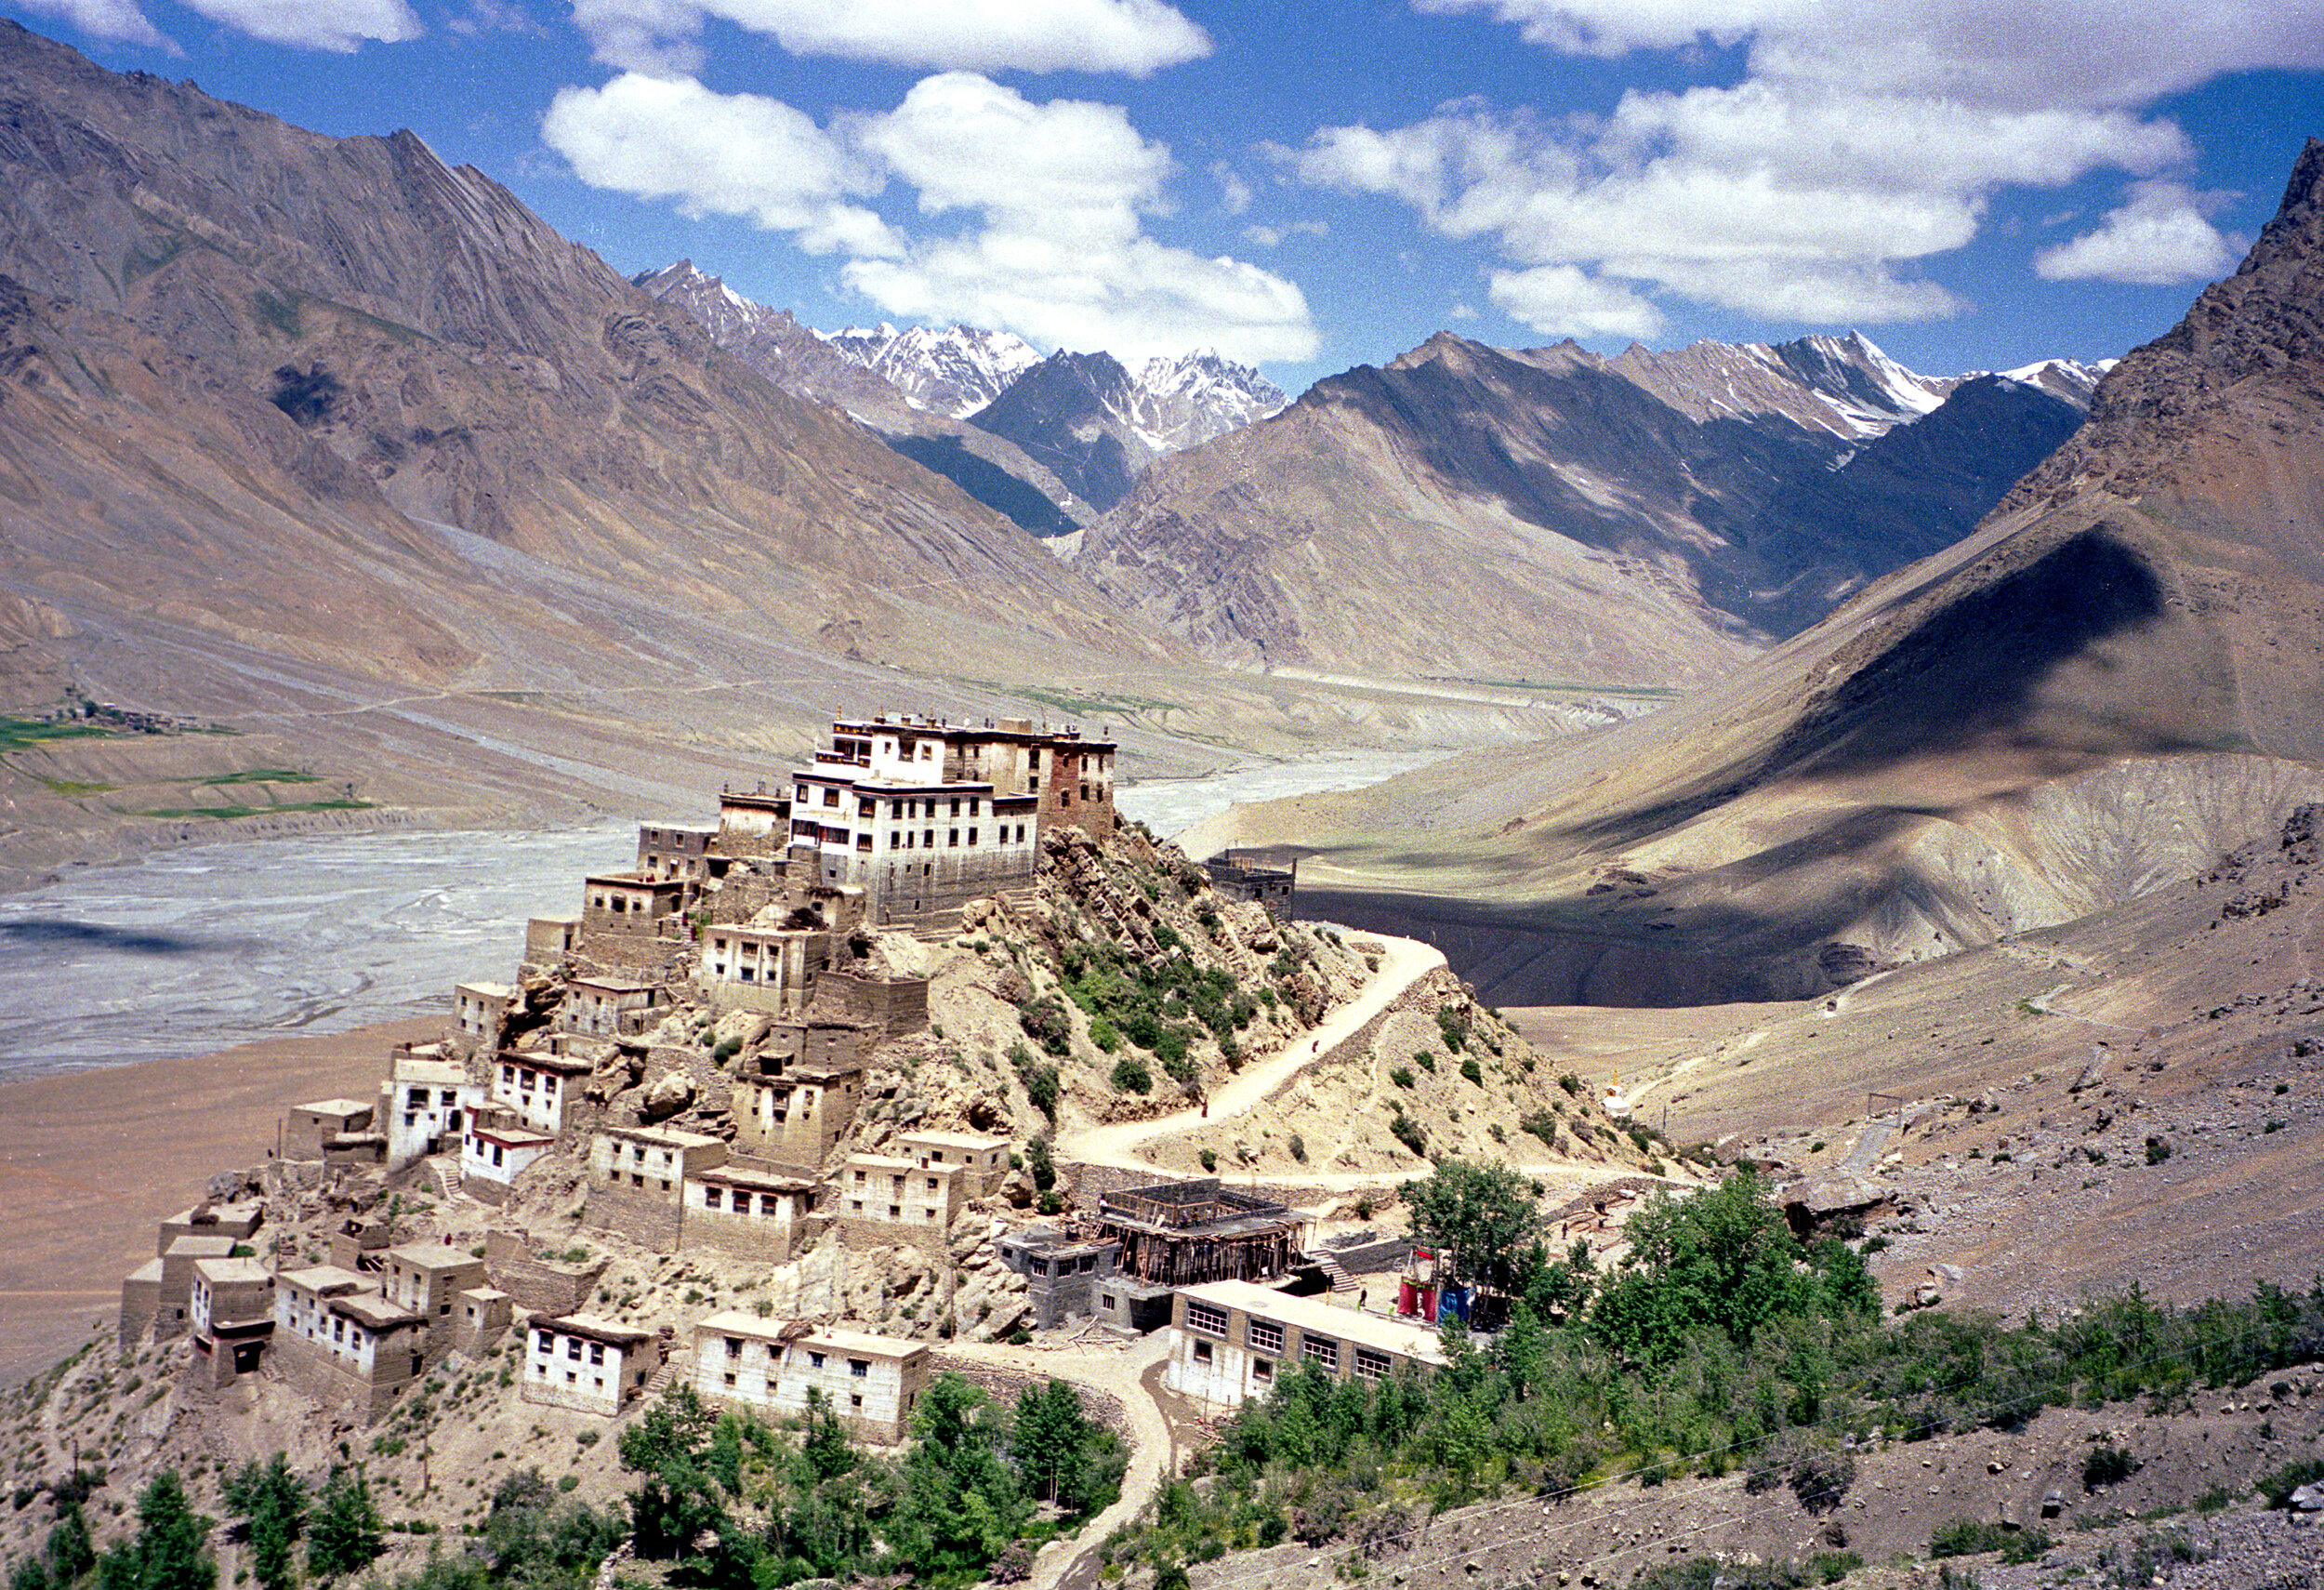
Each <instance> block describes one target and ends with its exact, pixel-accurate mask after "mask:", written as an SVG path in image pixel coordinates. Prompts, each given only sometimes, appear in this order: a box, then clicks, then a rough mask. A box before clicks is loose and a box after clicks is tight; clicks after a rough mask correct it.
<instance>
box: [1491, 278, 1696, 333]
mask: <svg viewBox="0 0 2324 1590" xmlns="http://www.w3.org/2000/svg"><path fill="white" fill-rule="evenodd" d="M1486 291H1487V293H1488V294H1489V295H1490V296H1491V298H1492V299H1493V302H1494V304H1495V305H1496V306H1497V307H1498V308H1499V309H1500V310H1501V311H1503V312H1504V313H1506V314H1508V315H1510V316H1511V317H1512V318H1513V319H1516V320H1520V321H1523V322H1524V323H1525V325H1529V326H1531V327H1533V328H1534V330H1536V331H1538V332H1539V333H1541V334H1542V335H1543V336H1544V337H1598V338H1603V337H1629V338H1647V337H1652V336H1654V335H1655V334H1656V333H1657V332H1658V331H1660V330H1661V329H1662V311H1660V310H1657V308H1655V307H1654V305H1652V304H1651V303H1648V302H1647V301H1646V300H1645V299H1644V298H1640V297H1639V296H1638V295H1637V294H1636V293H1634V292H1632V291H1631V289H1630V288H1628V287H1625V286H1623V285H1621V284H1620V283H1618V282H1608V281H1604V280H1599V279H1594V278H1592V277H1591V276H1589V275H1587V274H1585V273H1584V272H1582V271H1581V270H1579V269H1578V268H1577V267H1575V266H1572V265H1539V266H1536V267H1535V268H1534V269H1532V270H1530V271H1495V272H1491V273H1490V274H1489V275H1487V276H1486ZM1470 312H1471V313H1474V312H1475V311H1470Z"/></svg>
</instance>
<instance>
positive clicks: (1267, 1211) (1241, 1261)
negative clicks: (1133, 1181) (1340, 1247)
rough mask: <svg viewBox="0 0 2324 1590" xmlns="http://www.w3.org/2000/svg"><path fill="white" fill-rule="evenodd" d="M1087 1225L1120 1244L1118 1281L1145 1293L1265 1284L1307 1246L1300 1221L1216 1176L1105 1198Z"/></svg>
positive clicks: (1300, 1217)
mask: <svg viewBox="0 0 2324 1590" xmlns="http://www.w3.org/2000/svg"><path fill="white" fill-rule="evenodd" d="M1093 1225H1094V1226H1095V1229H1096V1235H1097V1237H1098V1238H1099V1239H1101V1240H1108V1241H1116V1242H1119V1243H1120V1244H1121V1250H1122V1257H1121V1270H1122V1273H1123V1274H1124V1275H1126V1276H1129V1277H1132V1278H1134V1279H1137V1280H1140V1281H1142V1282H1144V1283H1146V1284H1147V1285H1149V1286H1169V1287H1176V1286H1194V1285H1197V1284H1199V1283H1201V1282H1205V1281H1217V1280H1248V1281H1261V1280H1271V1279H1274V1278H1275V1277H1277V1276H1281V1275H1284V1274H1286V1273H1287V1272H1288V1271H1290V1270H1291V1269H1292V1268H1293V1266H1295V1265H1298V1263H1299V1262H1300V1255H1301V1250H1302V1249H1303V1248H1304V1247H1305V1246H1306V1231H1307V1220H1306V1217H1305V1216H1303V1215H1301V1213H1300V1212H1298V1211H1296V1210H1293V1209H1290V1208H1287V1207H1286V1206H1285V1205H1283V1204H1280V1203H1276V1202H1275V1201H1274V1200H1273V1199H1266V1198H1261V1196H1260V1195H1258V1194H1257V1193H1252V1192H1242V1191H1238V1190H1237V1189H1235V1188H1234V1187H1230V1186H1222V1185H1221V1183H1220V1181H1219V1179H1218V1178H1217V1177H1215V1176H1210V1177H1205V1178H1203V1179H1201V1180H1198V1181H1188V1182H1164V1183H1160V1184H1158V1185H1156V1186H1143V1187H1127V1188H1124V1189H1123V1190H1122V1191H1120V1192H1113V1193H1106V1194H1104V1195H1103V1196H1102V1197H1101V1198H1100V1199H1098V1212H1097V1218H1096V1220H1095V1221H1094V1222H1093Z"/></svg>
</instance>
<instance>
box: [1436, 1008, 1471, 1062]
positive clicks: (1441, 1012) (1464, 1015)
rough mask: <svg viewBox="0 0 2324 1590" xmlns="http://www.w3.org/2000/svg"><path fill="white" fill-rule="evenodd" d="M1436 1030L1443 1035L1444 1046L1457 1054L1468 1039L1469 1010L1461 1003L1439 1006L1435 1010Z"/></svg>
mask: <svg viewBox="0 0 2324 1590" xmlns="http://www.w3.org/2000/svg"><path fill="white" fill-rule="evenodd" d="M1436 1030H1437V1031H1439V1032H1441V1033H1443V1034H1444V1035H1445V1047H1446V1049H1447V1050H1449V1051H1450V1052H1451V1053H1455V1054H1458V1053H1460V1051H1461V1048H1462V1046H1463V1045H1465V1044H1466V1043H1467V1042H1468V1041H1469V1010H1468V1007H1467V1006H1465V1005H1463V1006H1459V1007H1457V1008H1456V1007H1455V1006H1452V1005H1444V1006H1440V1007H1438V1009H1437V1012H1436Z"/></svg>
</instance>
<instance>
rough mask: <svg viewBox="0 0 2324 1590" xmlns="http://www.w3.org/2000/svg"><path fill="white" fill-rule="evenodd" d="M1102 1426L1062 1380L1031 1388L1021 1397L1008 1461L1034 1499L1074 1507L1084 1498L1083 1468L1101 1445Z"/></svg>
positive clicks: (1076, 1394)
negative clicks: (1085, 1410) (1099, 1440)
mask: <svg viewBox="0 0 2324 1590" xmlns="http://www.w3.org/2000/svg"><path fill="white" fill-rule="evenodd" d="M1098 1433H1099V1431H1098V1426H1097V1425H1096V1424H1092V1423H1091V1422H1090V1420H1089V1415H1088V1414H1087V1413H1085V1412H1083V1411H1082V1407H1081V1393H1080V1392H1079V1391H1077V1390H1076V1389H1075V1388H1074V1387H1073V1386H1072V1385H1068V1384H1066V1383H1065V1382H1064V1381H1062V1380H1057V1379H1051V1380H1050V1383H1049V1384H1048V1385H1037V1386H1032V1387H1030V1388H1028V1389H1027V1390H1026V1391H1025V1392H1023V1394H1022V1395H1021V1396H1019V1397H1018V1398H1017V1416H1016V1419H1015V1421H1014V1422H1013V1423H1012V1424H1011V1425H1010V1432H1009V1458H1010V1462H1011V1463H1012V1464H1015V1466H1016V1470H1017V1475H1018V1477H1019V1478H1021V1479H1022V1480H1023V1482H1024V1485H1025V1488H1026V1489H1027V1490H1028V1491H1031V1492H1032V1493H1033V1495H1034V1496H1036V1497H1037V1498H1039V1499H1041V1500H1043V1501H1054V1502H1062V1503H1064V1504H1067V1505H1069V1506H1074V1507H1075V1510H1076V1511H1079V1508H1078V1506H1077V1505H1076V1504H1077V1503H1078V1502H1079V1500H1080V1497H1081V1494H1082V1486H1081V1477H1082V1470H1083V1469H1084V1468H1085V1467H1086V1466H1087V1465H1088V1464H1089V1458H1090V1455H1091V1451H1092V1449H1094V1447H1095V1446H1096V1444H1097V1438H1098Z"/></svg>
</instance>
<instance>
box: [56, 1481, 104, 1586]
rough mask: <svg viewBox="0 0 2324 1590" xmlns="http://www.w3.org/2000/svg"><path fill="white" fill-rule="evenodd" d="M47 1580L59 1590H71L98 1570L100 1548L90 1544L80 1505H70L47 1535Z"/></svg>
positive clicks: (68, 1504)
mask: <svg viewBox="0 0 2324 1590" xmlns="http://www.w3.org/2000/svg"><path fill="white" fill-rule="evenodd" d="M47 1557H48V1577H49V1579H50V1581H51V1582H52V1583H55V1584H56V1586H57V1590H70V1587H71V1586H72V1585H74V1584H77V1583H80V1582H81V1581H82V1580H83V1579H85V1578H86V1577H87V1576H88V1573H89V1570H91V1569H94V1568H95V1567H96V1566H97V1548H96V1547H95V1546H94V1545H92V1544H90V1542H89V1537H88V1519H87V1518H86V1517H83V1516H82V1513H81V1504H79V1503H78V1502H67V1503H66V1504H64V1507H63V1509H62V1510H61V1511H60V1512H59V1513H58V1515H57V1522H56V1526H55V1527H54V1528H52V1529H51V1530H49V1531H48V1547H47Z"/></svg>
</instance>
